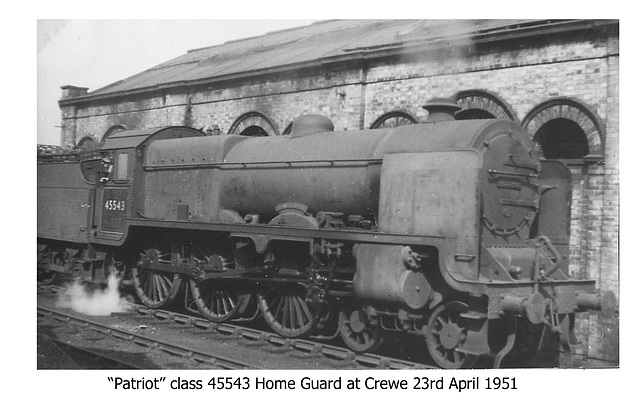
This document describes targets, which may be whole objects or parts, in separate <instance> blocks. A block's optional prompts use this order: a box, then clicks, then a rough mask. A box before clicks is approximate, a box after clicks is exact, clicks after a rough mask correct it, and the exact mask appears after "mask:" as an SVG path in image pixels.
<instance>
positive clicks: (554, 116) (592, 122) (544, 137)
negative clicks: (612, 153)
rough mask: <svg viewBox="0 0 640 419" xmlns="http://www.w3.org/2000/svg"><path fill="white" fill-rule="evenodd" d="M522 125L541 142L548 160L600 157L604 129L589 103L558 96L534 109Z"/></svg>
mask: <svg viewBox="0 0 640 419" xmlns="http://www.w3.org/2000/svg"><path fill="white" fill-rule="evenodd" d="M522 126H523V127H524V128H525V129H526V130H527V131H528V132H529V134H531V136H532V137H533V139H534V140H535V141H537V142H538V143H539V144H540V147H541V148H542V153H543V155H544V157H546V158H548V159H582V158H585V157H588V156H589V157H596V156H597V157H601V156H602V154H603V149H604V147H603V142H604V130H603V127H602V124H601V122H600V119H599V118H598V116H597V115H596V114H595V112H593V111H592V110H591V109H590V108H589V107H588V106H587V105H585V104H584V103H582V102H580V101H578V100H575V99H571V98H557V99H552V100H549V101H547V102H544V103H541V104H539V105H538V106H536V107H535V108H533V109H532V110H531V111H530V112H529V113H528V114H527V116H526V117H525V118H524V120H523V122H522Z"/></svg>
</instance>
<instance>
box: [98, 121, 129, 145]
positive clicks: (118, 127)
mask: <svg viewBox="0 0 640 419" xmlns="http://www.w3.org/2000/svg"><path fill="white" fill-rule="evenodd" d="M126 129H127V128H126V127H125V126H124V125H114V126H112V127H111V128H109V129H108V130H107V132H105V133H104V135H103V136H102V140H100V145H102V144H104V140H106V139H107V138H109V137H110V136H112V135H113V134H115V133H116V132H120V131H124V130H126Z"/></svg>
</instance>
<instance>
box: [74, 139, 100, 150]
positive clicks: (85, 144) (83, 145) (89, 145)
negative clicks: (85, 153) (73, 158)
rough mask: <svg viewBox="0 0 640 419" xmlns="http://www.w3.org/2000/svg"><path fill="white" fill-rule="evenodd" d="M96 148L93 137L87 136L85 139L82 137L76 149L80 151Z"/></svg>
mask: <svg viewBox="0 0 640 419" xmlns="http://www.w3.org/2000/svg"><path fill="white" fill-rule="evenodd" d="M97 146H98V145H97V144H96V141H95V140H94V139H93V137H91V136H89V135H88V136H86V137H83V138H82V139H81V140H80V141H78V145H77V147H76V148H79V149H81V150H92V149H94V148H96V147H97Z"/></svg>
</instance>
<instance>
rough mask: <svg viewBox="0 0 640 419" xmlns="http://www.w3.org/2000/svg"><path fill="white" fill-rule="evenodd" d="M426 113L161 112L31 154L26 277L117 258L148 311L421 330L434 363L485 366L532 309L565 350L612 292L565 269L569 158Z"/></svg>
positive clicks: (334, 327) (300, 325) (101, 277)
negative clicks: (378, 116)
mask: <svg viewBox="0 0 640 419" xmlns="http://www.w3.org/2000/svg"><path fill="white" fill-rule="evenodd" d="M425 109H427V110H428V111H429V118H428V120H427V121H426V122H425V123H422V124H416V125H407V126H401V127H397V128H392V129H381V130H368V131H342V132H335V131H334V127H333V124H332V122H331V121H330V120H329V119H328V118H326V117H323V116H319V115H303V116H300V117H299V118H298V119H297V120H295V121H294V123H293V128H292V131H291V134H290V135H285V136H276V137H245V136H238V135H220V136H206V135H204V134H203V133H202V132H200V131H198V130H195V129H192V128H188V127H166V128H161V129H150V130H141V131H123V132H119V133H116V134H114V135H112V136H111V137H109V138H108V139H107V140H106V141H105V142H104V144H103V145H101V146H100V147H99V148H98V149H94V150H89V151H84V152H74V153H66V154H49V155H42V156H39V157H38V271H39V276H40V277H41V279H44V280H52V279H55V278H58V277H61V276H70V277H76V278H81V279H83V280H86V281H93V282H98V283H101V282H105V281H106V279H107V277H108V275H109V274H110V273H116V274H117V275H119V276H121V277H123V278H124V280H125V281H129V282H130V283H131V284H132V285H133V288H134V289H135V291H136V294H137V296H138V297H139V299H140V300H141V301H142V303H144V304H145V305H146V306H148V307H151V308H161V307H168V306H170V305H175V304H184V306H185V307H186V308H187V309H190V310H194V311H195V310H197V311H198V312H199V313H200V314H201V315H202V316H204V317H205V318H207V319H209V320H211V321H214V322H223V321H230V320H241V319H249V318H255V317H256V316H262V318H264V321H266V323H267V324H268V325H269V326H270V327H271V328H272V329H273V330H274V331H275V332H277V333H279V334H280V335H282V336H286V337H291V338H295V337H302V336H307V335H309V334H316V335H317V334H325V335H331V334H335V336H337V335H339V336H340V337H341V338H342V340H343V341H344V343H345V344H346V345H347V346H348V347H349V348H351V349H352V350H354V351H356V352H366V351H375V350H376V349H377V348H378V347H379V345H380V344H381V343H382V341H383V338H384V336H385V335H387V334H388V333H390V332H399V333H407V334H413V335H419V336H421V337H423V338H424V339H425V341H426V348H427V350H428V352H429V354H430V356H431V357H432V358H433V360H434V361H435V363H436V364H437V365H438V366H440V367H442V368H465V367H471V366H472V365H474V363H475V362H476V361H477V360H478V358H480V357H485V358H489V359H492V360H493V363H494V366H496V367H498V366H500V364H501V362H502V360H503V359H504V357H505V356H506V355H507V354H510V353H512V354H513V353H515V352H518V351H521V350H522V349H523V348H524V349H525V350H526V349H531V348H534V349H535V348H536V342H535V340H536V339H539V338H540V330H541V328H543V327H544V326H545V325H546V326H549V327H550V329H551V330H553V331H554V332H557V333H558V336H559V337H560V341H561V342H562V345H563V347H565V348H570V347H571V345H573V344H574V343H575V335H574V324H575V314H576V313H577V312H581V311H588V310H597V311H600V312H601V313H602V314H603V315H604V316H612V315H613V314H614V312H615V309H616V305H617V302H616V298H615V296H614V294H613V293H612V292H610V291H609V292H605V293H600V292H599V291H598V290H596V286H595V282H594V281H590V280H583V279H574V278H570V277H569V276H567V272H568V254H569V234H570V231H569V221H570V209H571V208H570V206H571V175H570V172H569V171H568V169H567V168H566V166H565V165H564V164H563V163H562V162H560V161H555V160H545V159H542V158H540V152H539V149H538V148H537V147H536V143H534V142H533V141H532V139H531V137H530V136H529V135H528V134H527V133H526V132H525V131H524V130H523V129H522V128H521V127H520V126H519V125H517V124H515V123H513V122H511V121H506V120H496V119H493V120H465V121H456V120H455V119H454V117H453V114H454V112H455V111H456V110H457V109H459V108H457V106H456V105H455V103H454V102H452V101H450V100H445V99H435V100H432V101H430V102H429V103H428V104H427V105H426V106H425ZM525 343H526V344H525ZM527 346H529V347H528V348H527Z"/></svg>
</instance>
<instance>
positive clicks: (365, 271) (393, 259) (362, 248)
mask: <svg viewBox="0 0 640 419" xmlns="http://www.w3.org/2000/svg"><path fill="white" fill-rule="evenodd" d="M354 252H355V254H356V258H357V272H356V276H355V280H354V285H353V288H354V291H355V292H356V294H357V295H358V297H359V298H362V299H363V300H366V301H370V302H379V303H385V304H394V305H400V306H403V307H409V308H411V309H414V310H418V309H421V308H423V307H424V306H426V305H427V304H428V303H429V301H431V299H432V298H433V292H432V288H431V285H430V284H429V281H428V280H427V278H426V276H425V275H424V273H423V272H422V271H421V270H420V269H419V268H418V266H416V262H415V260H414V259H413V258H411V257H408V255H411V254H412V252H410V251H408V249H407V247H406V246H393V245H374V244H360V245H358V246H357V247H356V248H355V249H354Z"/></svg>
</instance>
